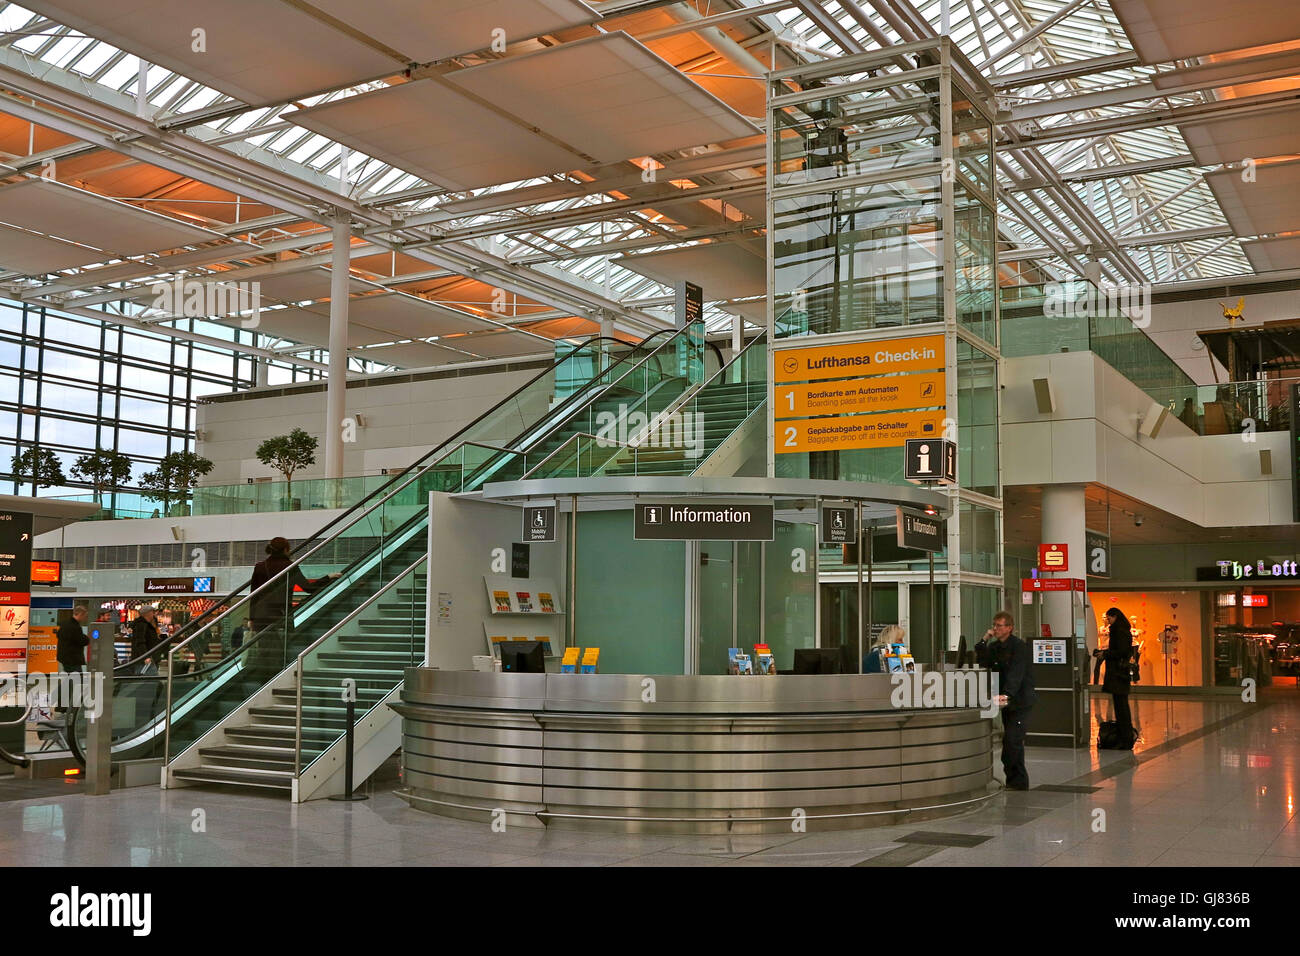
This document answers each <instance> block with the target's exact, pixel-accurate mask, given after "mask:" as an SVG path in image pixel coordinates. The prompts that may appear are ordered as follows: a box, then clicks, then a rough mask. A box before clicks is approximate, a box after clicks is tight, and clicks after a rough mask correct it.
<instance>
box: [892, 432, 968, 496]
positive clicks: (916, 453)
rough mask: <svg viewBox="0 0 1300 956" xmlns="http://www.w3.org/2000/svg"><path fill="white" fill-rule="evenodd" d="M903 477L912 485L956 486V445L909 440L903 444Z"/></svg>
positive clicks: (934, 440) (943, 440) (924, 440)
mask: <svg viewBox="0 0 1300 956" xmlns="http://www.w3.org/2000/svg"><path fill="white" fill-rule="evenodd" d="M903 477H904V478H906V479H907V480H908V481H910V482H912V483H913V484H917V485H919V484H925V483H927V482H937V483H938V484H941V485H955V484H957V443H956V442H953V441H948V440H947V439H944V438H939V439H929V438H919V439H918V438H909V439H908V440H907V441H906V442H904V443H903Z"/></svg>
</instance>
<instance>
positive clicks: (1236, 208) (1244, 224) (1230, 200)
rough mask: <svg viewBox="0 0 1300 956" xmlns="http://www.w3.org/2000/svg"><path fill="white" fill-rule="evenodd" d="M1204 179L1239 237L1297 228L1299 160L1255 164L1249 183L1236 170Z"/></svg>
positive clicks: (1216, 173) (1208, 175)
mask: <svg viewBox="0 0 1300 956" xmlns="http://www.w3.org/2000/svg"><path fill="white" fill-rule="evenodd" d="M1205 181H1206V182H1207V183H1208V184H1209V186H1210V189H1211V190H1213V191H1214V198H1215V199H1217V200H1218V201H1219V208H1220V209H1222V210H1223V215H1224V217H1225V218H1226V219H1227V220H1228V225H1229V226H1230V227H1231V228H1232V231H1233V232H1234V233H1236V234H1237V235H1238V236H1261V235H1266V234H1268V233H1274V232H1292V231H1295V230H1300V160H1298V159H1292V160H1287V161H1286V162H1281V163H1267V164H1264V165H1261V166H1257V167H1256V168H1255V181H1254V182H1251V183H1245V182H1242V181H1241V171H1240V170H1236V169H1225V170H1221V171H1219V172H1214V173H1207V174H1206V176H1205Z"/></svg>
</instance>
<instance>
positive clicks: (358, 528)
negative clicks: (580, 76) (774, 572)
mask: <svg viewBox="0 0 1300 956" xmlns="http://www.w3.org/2000/svg"><path fill="white" fill-rule="evenodd" d="M660 337H662V336H652V337H651V340H647V341H646V342H643V343H641V344H640V345H637V346H634V347H631V348H629V349H628V350H627V351H626V354H624V355H623V356H621V357H620V358H619V359H618V360H616V361H607V362H604V363H603V370H602V371H601V372H600V373H599V374H598V375H596V376H594V377H593V378H592V379H591V380H590V381H589V382H588V384H587V385H586V386H584V387H582V388H581V389H579V390H577V391H576V392H574V394H572V395H570V396H569V397H568V398H567V399H565V400H564V401H563V402H561V403H560V404H559V405H558V406H557V407H556V408H553V409H550V410H549V411H548V412H547V413H546V414H545V415H544V416H539V417H538V418H537V420H536V421H535V422H534V423H532V424H530V425H528V426H527V427H525V428H524V429H523V430H522V432H520V433H518V434H517V435H516V436H515V437H513V438H510V439H508V440H507V441H504V442H501V443H496V442H492V443H489V442H481V441H478V440H477V437H476V435H477V433H478V432H475V431H472V430H467V431H466V432H465V433H462V440H461V441H460V442H458V444H457V445H456V446H455V447H454V448H452V449H451V451H449V452H446V453H442V454H439V455H437V456H435V457H433V458H432V460H429V461H427V463H426V464H424V465H423V466H422V467H420V468H418V469H417V470H414V471H413V472H412V473H411V474H410V476H409V477H408V478H407V479H406V480H405V481H403V482H401V483H400V484H399V485H398V487H396V488H393V489H391V490H390V491H389V492H388V493H387V494H386V495H385V496H384V497H383V498H382V499H381V500H379V501H378V502H377V503H375V504H373V505H372V506H371V507H369V508H368V509H366V510H365V511H364V512H361V513H359V514H357V515H356V516H355V517H354V518H353V519H352V520H351V521H350V522H349V523H347V525H346V526H345V527H342V528H340V529H338V530H336V532H335V534H334V536H333V538H331V539H330V541H331V542H338V541H340V540H344V541H346V540H348V539H356V543H357V547H355V548H351V547H350V548H348V549H347V550H349V551H351V552H354V553H358V554H359V555H360V556H359V557H357V558H355V559H354V560H352V561H351V563H350V564H348V565H347V567H346V568H345V569H344V570H343V571H342V572H341V573H336V575H332V576H330V578H328V579H319V580H316V581H312V580H310V579H306V578H304V577H303V576H302V574H301V572H300V571H299V570H298V569H297V568H298V566H297V565H295V566H294V567H293V568H290V569H289V571H288V572H287V573H286V576H283V577H281V578H278V579H277V581H273V582H271V583H270V584H268V585H266V586H264V587H263V588H262V589H259V591H258V592H257V593H256V594H255V595H252V596H250V597H246V598H244V599H242V600H241V602H239V604H237V605H236V606H235V607H233V608H231V610H230V611H228V612H226V614H225V615H223V618H229V617H230V616H231V615H234V616H235V617H236V618H237V617H238V615H239V614H241V613H242V614H247V615H248V616H249V617H250V618H251V620H252V622H253V625H252V626H253V630H254V633H253V636H252V640H251V641H249V642H246V644H245V646H244V648H243V649H242V650H241V652H240V653H239V654H232V655H229V656H228V657H227V658H225V659H223V660H222V661H221V662H220V663H218V664H216V665H213V666H210V667H206V668H202V669H201V670H199V671H198V673H197V674H194V675H183V674H178V673H177V671H178V669H177V668H176V667H175V666H174V662H175V661H176V660H177V659H178V655H180V654H183V652H184V650H185V648H186V646H187V645H189V644H193V643H195V642H196V641H201V640H203V638H202V634H201V632H200V633H198V634H195V635H191V636H190V637H189V638H186V639H185V640H184V641H182V642H181V644H179V645H176V646H174V647H173V648H172V649H171V650H170V652H169V661H170V662H173V666H169V667H168V679H167V695H166V701H167V705H166V707H165V709H164V713H165V720H164V721H163V724H164V748H163V754H164V758H165V760H166V761H167V762H168V764H169V765H170V764H171V763H172V761H173V760H174V759H175V758H176V757H178V756H179V755H182V754H186V752H187V751H189V750H190V748H192V747H193V746H194V745H195V744H196V743H197V742H198V741H200V740H201V739H202V738H204V737H205V736H206V735H208V734H209V733H210V732H211V731H213V730H215V729H218V726H219V725H220V729H221V730H222V732H223V734H224V732H225V729H226V728H227V726H228V725H229V724H230V722H231V721H232V720H236V721H237V720H240V719H242V717H243V714H242V713H241V707H242V706H243V704H244V702H245V701H248V700H249V699H250V698H251V697H252V696H253V695H254V694H255V693H257V692H258V691H259V690H262V689H263V688H265V687H266V686H267V684H268V683H269V682H271V681H272V680H273V679H274V678H276V677H277V676H279V675H282V674H283V673H284V672H285V671H286V669H287V668H288V667H289V665H290V664H291V663H292V662H293V660H294V659H295V658H296V657H297V655H298V654H301V653H302V652H303V651H304V650H305V649H307V648H309V647H312V646H313V645H314V643H315V642H316V641H319V640H321V639H322V638H324V637H325V636H327V635H329V634H330V633H331V632H332V629H334V628H335V627H337V626H338V625H339V624H341V623H342V622H343V621H344V620H345V619H347V618H348V616H349V615H350V614H351V613H352V611H353V610H354V609H355V608H356V607H357V606H358V602H361V603H365V602H366V601H368V600H369V599H370V598H372V597H373V596H374V595H376V594H378V593H380V592H381V591H383V590H384V589H385V588H386V587H388V586H389V585H390V584H391V583H392V581H393V580H394V578H395V576H397V575H399V574H402V573H404V572H405V571H406V570H407V569H408V568H410V567H411V566H412V565H413V564H414V563H415V562H416V561H418V560H419V559H421V558H422V557H423V556H424V555H425V554H426V552H427V547H428V542H427V526H428V501H429V493H430V492H431V491H442V492H452V493H460V492H467V491H473V490H476V489H478V488H480V487H482V485H483V483H484V482H486V481H490V480H511V479H514V478H519V477H522V476H523V475H524V474H525V472H526V470H527V468H526V466H527V462H528V460H529V457H530V455H533V454H544V453H545V452H544V450H545V449H548V448H549V447H550V446H551V444H552V443H556V442H559V443H562V442H563V440H564V438H565V436H566V435H567V434H568V433H569V432H570V431H571V430H572V429H574V428H581V427H582V426H583V424H585V423H586V422H588V421H591V420H593V418H594V416H596V415H597V414H599V411H601V410H605V409H607V408H609V407H610V406H611V405H612V404H627V403H637V402H643V401H645V400H646V399H648V398H649V397H650V396H651V395H653V394H655V393H656V391H657V390H658V389H660V388H663V387H670V388H671V387H674V386H673V380H674V379H675V378H676V376H675V375H674V374H673V370H674V369H675V368H676V364H675V363H674V361H672V360H670V357H671V358H679V351H680V349H679V346H680V344H681V343H682V342H683V341H686V340H687V339H688V338H689V332H688V331H687V330H679V331H673V332H667V333H666V337H664V340H663V341H662V342H657V343H656V342H654V341H652V340H653V339H656V338H660ZM698 347H700V348H701V349H702V348H703V343H699V345H698ZM489 417H491V416H490V415H489V416H485V419H487V418H489ZM497 417H498V418H499V417H500V416H497ZM496 434H500V432H499V431H498V432H496ZM493 437H495V434H494V435H493ZM427 457H428V456H426V458H427ZM318 548H319V546H318ZM308 556H310V555H308ZM289 578H293V579H295V581H296V583H297V584H299V585H301V586H302V589H303V590H304V591H306V592H309V596H308V597H307V598H306V599H305V600H303V601H302V602H301V603H296V602H295V592H294V591H292V590H290V588H289V586H288V585H289V583H290V582H289V580H288V579H289ZM311 592H314V593H311ZM258 732H261V730H259V731H258ZM213 736H214V737H215V736H216V735H213ZM204 746H206V742H205V744H204ZM194 756H195V755H194V754H187V755H186V759H185V761H184V763H185V765H186V766H187V767H188V766H189V765H190V764H192V763H193V758H194ZM200 759H201V755H200ZM180 769H184V768H182V767H179V765H178V767H177V771H179V770H180Z"/></svg>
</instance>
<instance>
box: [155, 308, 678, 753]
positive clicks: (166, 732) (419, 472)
mask: <svg viewBox="0 0 1300 956" xmlns="http://www.w3.org/2000/svg"><path fill="white" fill-rule="evenodd" d="M666 331H670V330H668V329H661V330H660V332H666ZM685 331H686V330H685V329H679V330H676V331H675V332H674V333H673V334H672V335H670V336H669V337H668V338H667V339H666V340H665V341H664V342H663V343H662V344H661V345H658V346H656V347H655V348H654V349H653V350H651V352H650V353H649V354H648V355H646V356H645V357H644V358H642V359H640V360H639V361H636V362H634V363H632V364H631V365H630V366H629V367H628V368H627V369H625V370H624V371H623V372H622V374H620V375H618V377H617V378H616V379H615V380H614V381H613V382H610V383H608V385H613V384H616V383H617V382H620V381H622V380H623V378H624V377H626V376H627V375H629V374H631V372H632V371H634V370H635V369H637V368H640V367H641V366H642V365H644V364H645V363H647V362H649V361H650V360H651V359H652V358H654V357H655V356H656V355H658V354H659V353H660V352H661V351H662V350H663V349H664V348H665V347H667V346H668V344H669V343H671V342H674V341H675V340H676V339H677V337H678V335H680V334H682V333H684V332H685ZM655 334H659V333H655ZM579 348H581V346H579ZM635 348H636V346H633V347H632V351H635ZM573 351H574V352H576V351H577V349H576V348H575V349H574V350H573ZM569 354H570V355H572V354H573V353H572V352H571V353H569ZM568 357H569V356H568V355H566V359H567V358H568ZM627 360H628V359H627V356H624V357H622V358H620V359H619V360H618V362H616V363H615V364H614V365H611V366H609V368H608V369H606V370H604V371H602V372H601V373H600V376H597V378H599V377H603V376H604V375H605V374H606V373H607V372H608V371H609V370H610V369H614V368H617V367H618V366H619V365H620V364H622V363H623V362H626V361H627ZM534 381H536V379H534ZM593 381H594V379H593ZM530 384H531V383H530ZM590 385H591V383H588V385H584V386H583V387H582V388H580V389H578V390H577V391H575V392H574V393H573V394H572V395H570V396H569V397H568V398H567V399H565V401H564V402H562V403H561V404H560V406H558V407H559V408H563V407H564V406H565V405H568V404H569V403H570V402H574V401H575V400H576V399H578V397H579V396H582V395H584V394H585V393H586V391H587V389H588V387H590ZM512 397H513V396H512ZM553 411H554V410H552V412H553ZM548 414H550V413H548ZM467 444H473V442H472V440H468V439H467V440H465V441H462V442H460V443H459V444H458V445H456V447H455V448H453V449H451V450H450V451H448V452H447V454H446V455H444V456H443V458H444V459H445V458H447V457H450V456H451V455H452V454H455V452H456V450H457V449H460V448H463V447H464V446H465V445H467ZM484 447H492V446H484ZM505 450H506V451H509V452H510V453H511V454H526V453H525V452H518V451H514V450H513V449H505ZM435 464H436V463H430V464H429V465H428V466H425V467H424V468H419V469H416V468H415V467H414V466H412V472H411V475H410V476H409V477H408V478H407V479H406V480H405V481H404V482H402V484H400V485H399V486H398V487H396V488H394V489H393V490H392V491H390V492H389V493H388V494H386V495H385V496H384V497H383V498H381V499H379V500H378V501H375V502H373V503H372V504H371V505H370V506H369V507H368V508H366V509H365V510H364V511H362V512H360V513H359V514H357V515H356V517H355V518H353V520H352V521H350V522H348V523H347V524H345V525H343V526H341V527H339V528H337V529H336V530H335V532H334V534H333V535H332V536H331V537H330V538H324V539H321V540H320V541H318V542H317V543H316V544H315V545H314V546H312V547H311V548H309V549H308V550H307V552H306V553H305V554H302V555H300V556H299V557H297V558H295V559H294V561H293V563H292V564H290V565H289V566H288V567H286V568H285V569H284V570H283V571H280V572H279V573H278V574H276V575H275V577H273V578H271V579H270V580H269V581H267V582H266V583H265V584H263V585H262V587H260V588H258V589H257V590H256V591H250V592H249V593H248V594H247V595H245V596H244V597H243V598H242V599H240V600H239V601H237V602H236V603H235V604H232V605H231V606H230V607H228V608H227V609H226V610H225V611H223V612H221V613H220V614H218V615H217V616H216V617H214V618H213V619H212V620H210V621H208V623H207V624H205V625H203V627H201V628H199V629H197V630H196V631H195V632H194V633H193V634H191V635H190V636H189V637H187V638H185V639H184V640H183V641H181V642H180V643H179V644H173V645H171V648H170V649H169V650H168V652H167V707H166V710H165V711H164V712H163V713H164V715H165V716H164V728H163V763H164V764H167V763H169V762H170V760H171V721H172V717H171V709H172V673H173V671H174V670H175V668H174V666H173V664H174V657H175V655H176V652H177V651H179V650H180V649H181V648H183V647H185V646H186V645H187V644H189V642H190V641H192V640H194V638H195V637H197V636H198V635H199V634H200V633H202V632H203V631H204V630H206V629H208V628H210V627H212V626H213V625H214V624H216V623H217V622H218V621H221V620H224V619H225V618H226V617H227V616H228V615H230V614H233V613H234V612H235V610H236V609H237V608H240V607H242V606H243V605H245V604H246V603H248V602H250V601H252V599H253V598H254V597H255V596H256V595H257V594H259V593H261V592H262V591H263V590H265V589H267V588H269V587H270V586H271V585H272V584H274V583H276V582H277V580H278V579H279V578H280V577H281V576H282V575H287V574H288V573H289V571H290V570H291V569H292V568H295V567H298V566H300V565H301V564H302V562H303V561H305V560H306V559H307V558H308V557H310V556H311V555H313V554H315V553H316V552H317V551H318V550H320V549H321V548H323V547H324V546H325V545H326V544H327V543H328V542H329V541H332V540H333V539H334V538H337V537H338V535H339V534H341V533H342V532H343V531H346V530H347V529H348V528H350V527H353V526H354V525H356V524H357V523H358V522H360V521H361V520H362V519H363V518H366V517H369V516H370V515H371V514H372V513H373V512H374V511H375V510H377V509H378V508H380V507H382V506H383V505H385V504H386V503H387V502H388V501H389V500H390V499H391V498H393V497H394V496H396V495H398V494H399V493H401V492H402V491H405V490H406V488H407V487H409V486H410V484H411V483H412V482H415V481H418V480H419V479H420V478H421V477H422V476H423V474H424V472H425V471H426V470H427V469H428V468H431V467H434V465H435ZM461 467H462V468H463V467H464V462H463V461H462V463H461ZM289 613H292V609H290V611H289Z"/></svg>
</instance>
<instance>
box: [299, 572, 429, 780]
mask: <svg viewBox="0 0 1300 956" xmlns="http://www.w3.org/2000/svg"><path fill="white" fill-rule="evenodd" d="M428 560H429V556H428V555H427V554H426V555H421V556H420V558H419V559H418V560H416V562H415V563H414V564H412V565H411V566H410V567H408V568H407V569H406V570H405V571H403V572H401V573H400V574H398V575H397V576H396V577H395V578H393V580H391V581H389V582H388V583H387V584H385V585H384V586H383V587H382V588H380V589H379V590H378V591H376V592H375V593H374V594H372V595H371V596H370V597H368V598H366V600H365V601H363V602H362V603H361V604H359V605H357V608H356V610H354V611H353V612H352V613H351V614H349V615H348V616H347V617H345V618H344V619H343V620H341V621H339V622H338V623H337V624H335V625H334V626H333V627H332V628H330V629H329V630H328V631H326V632H325V633H324V634H322V635H321V636H320V637H318V638H316V640H314V641H312V642H311V644H310V645H309V646H308V647H307V648H306V649H304V650H303V652H302V653H301V654H299V655H298V659H297V661H295V662H294V668H293V670H294V675H293V677H294V686H295V688H296V698H297V702H296V706H295V708H294V719H293V775H294V777H297V776H298V774H299V773H301V772H302V664H303V658H304V657H306V656H307V655H308V654H310V653H311V652H312V651H314V650H316V648H318V647H320V646H321V644H323V643H324V642H325V641H327V640H329V638H331V637H333V636H334V635H335V634H337V633H338V632H339V630H341V629H342V628H343V626H344V625H346V624H350V623H352V621H354V620H356V618H357V615H359V614H360V613H361V612H362V611H364V610H365V609H366V608H368V607H370V605H372V604H374V603H375V602H376V601H378V600H379V599H380V598H381V597H383V596H384V595H385V594H387V593H388V592H389V590H390V589H392V588H394V587H396V586H397V584H398V582H399V581H404V580H406V576H407V575H408V574H410V573H411V572H412V571H414V570H415V569H416V568H418V567H419V566H420V565H421V564H424V563H425V562H427V561H428ZM426 620H427V617H426Z"/></svg>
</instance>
